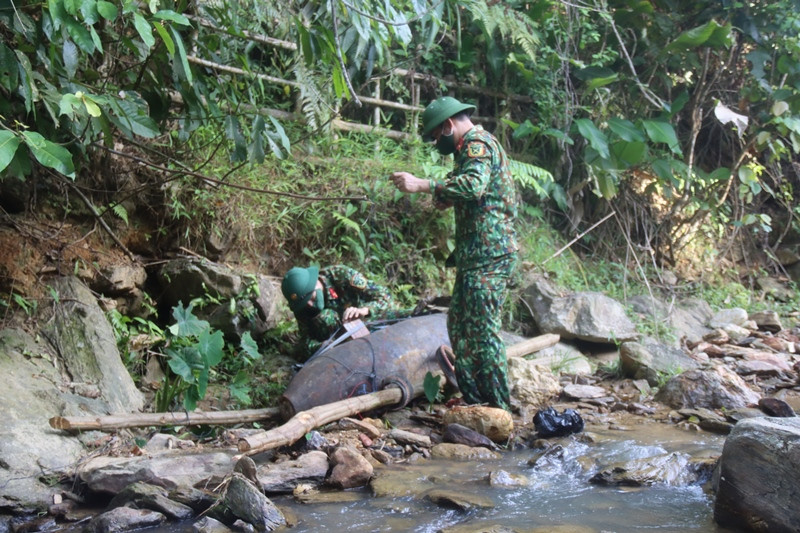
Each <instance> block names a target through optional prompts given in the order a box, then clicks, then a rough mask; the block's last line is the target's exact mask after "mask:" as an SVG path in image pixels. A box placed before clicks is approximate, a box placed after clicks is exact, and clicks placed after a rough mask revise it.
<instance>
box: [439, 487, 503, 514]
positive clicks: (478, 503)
mask: <svg viewBox="0 0 800 533" xmlns="http://www.w3.org/2000/svg"><path fill="white" fill-rule="evenodd" d="M425 497H426V498H428V499H429V500H431V501H432V502H434V503H435V504H437V505H439V506H442V507H449V508H456V509H459V510H461V511H470V510H473V509H491V508H493V507H494V502H493V501H492V500H491V499H489V498H486V497H483V496H478V495H476V494H469V493H465V492H456V491H452V490H441V489H433V490H431V491H428V492H427V493H426V494H425Z"/></svg>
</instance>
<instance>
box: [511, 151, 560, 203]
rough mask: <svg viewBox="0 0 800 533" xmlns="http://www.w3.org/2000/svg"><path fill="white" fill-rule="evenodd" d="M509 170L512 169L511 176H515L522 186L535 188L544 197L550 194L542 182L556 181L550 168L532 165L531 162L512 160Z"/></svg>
mask: <svg viewBox="0 0 800 533" xmlns="http://www.w3.org/2000/svg"><path fill="white" fill-rule="evenodd" d="M509 170H510V171H511V176H512V177H513V178H514V181H515V182H517V183H518V184H519V185H520V187H522V188H526V189H533V190H535V191H536V193H537V194H538V195H539V196H542V197H546V196H548V194H547V191H546V190H545V188H544V187H543V186H542V184H543V183H545V182H548V181H549V182H552V181H554V179H553V175H552V174H551V173H550V171H549V170H545V169H543V168H542V167H537V166H536V165H531V164H530V163H523V162H522V161H517V160H515V159H512V160H511V161H510V163H509Z"/></svg>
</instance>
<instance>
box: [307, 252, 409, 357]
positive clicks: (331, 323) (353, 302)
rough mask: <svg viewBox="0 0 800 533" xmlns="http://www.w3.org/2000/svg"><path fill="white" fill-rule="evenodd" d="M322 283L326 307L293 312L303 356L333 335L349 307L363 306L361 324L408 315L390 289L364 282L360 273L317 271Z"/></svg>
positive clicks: (343, 269)
mask: <svg viewBox="0 0 800 533" xmlns="http://www.w3.org/2000/svg"><path fill="white" fill-rule="evenodd" d="M319 278H320V280H321V281H322V284H323V286H324V287H323V290H322V292H323V295H324V297H325V308H324V309H323V310H322V311H320V312H319V313H317V314H314V313H315V312H316V311H315V310H313V309H311V308H309V309H302V310H300V311H298V312H296V313H295V318H296V319H297V325H298V329H299V330H300V334H301V335H302V336H303V338H304V342H305V351H306V352H307V354H306V356H310V355H312V354H313V353H314V352H315V351H317V349H318V348H319V347H320V346H321V345H322V343H323V342H324V341H326V340H328V339H329V338H330V337H331V335H333V334H334V333H336V331H337V330H338V329H339V327H340V326H341V325H342V315H343V314H344V310H345V309H347V308H348V307H366V308H368V309H369V315H367V316H366V317H364V318H362V320H363V321H364V322H367V321H374V320H389V319H396V318H406V317H409V316H411V314H412V312H413V309H402V308H401V307H400V306H399V304H398V303H397V302H396V301H395V299H394V298H393V297H392V294H391V293H390V292H389V290H388V289H387V288H386V287H384V286H382V285H378V284H377V283H375V282H374V281H371V280H369V279H367V278H366V277H365V276H364V275H363V274H361V273H360V272H359V271H357V270H354V269H352V268H350V267H347V266H344V265H333V266H329V267H326V268H324V269H322V270H320V272H319Z"/></svg>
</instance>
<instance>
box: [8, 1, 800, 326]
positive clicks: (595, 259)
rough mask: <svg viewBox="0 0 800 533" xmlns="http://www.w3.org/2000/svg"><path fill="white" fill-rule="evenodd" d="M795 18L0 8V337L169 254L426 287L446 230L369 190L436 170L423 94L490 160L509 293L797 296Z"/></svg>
mask: <svg viewBox="0 0 800 533" xmlns="http://www.w3.org/2000/svg"><path fill="white" fill-rule="evenodd" d="M798 8H800V2H798V1H796V0H780V1H774V2H740V1H730V0H714V1H712V0H707V1H682V0H671V1H667V0H663V1H660V0H592V1H588V2H585V1H576V2H572V1H555V0H540V1H507V2H498V1H493V0H489V1H485V0H387V1H385V2H371V1H367V0H331V1H287V2H284V1H281V2H277V1H275V2H271V1H256V0H242V1H231V0H216V1H208V2H185V1H182V2H175V1H172V0H150V1H149V2H143V1H142V2H140V1H134V0H122V1H120V0H114V1H106V0H49V1H47V2H40V1H30V0H2V1H0V35H2V43H0V94H2V98H0V172H1V173H2V174H1V176H2V177H1V180H2V181H0V207H2V212H0V216H1V217H2V224H0V226H1V228H0V256H2V258H3V259H2V261H1V262H2V265H0V295H1V297H0V301H1V303H2V306H3V307H4V310H5V311H4V313H5V318H8V317H10V316H12V315H13V314H14V313H17V312H20V311H23V312H28V313H29V312H30V310H31V309H32V308H33V307H35V306H36V305H37V302H40V301H42V300H46V299H47V298H48V297H50V296H51V295H50V296H49V295H48V290H47V283H46V277H47V275H49V274H53V273H73V272H74V273H78V272H84V271H92V270H96V269H98V268H100V265H101V264H102V263H110V262H114V261H122V260H129V261H133V260H135V261H140V262H143V263H145V264H146V265H147V266H148V267H155V266H156V265H157V264H158V263H159V261H161V260H162V259H163V258H165V257H172V256H175V255H180V254H184V255H186V254H188V255H197V256H203V257H208V258H210V259H213V260H217V261H223V262H228V263H235V264H239V265H244V266H245V267H246V268H249V269H251V270H253V271H258V272H261V273H266V274H271V275H275V276H280V275H282V273H283V272H285V271H286V270H287V269H288V268H289V267H290V266H292V265H294V264H300V263H308V262H318V263H321V264H329V263H335V262H343V263H347V264H352V265H357V266H359V267H360V268H362V269H363V270H366V271H367V272H368V273H369V274H370V275H372V276H373V277H375V278H377V279H379V280H380V281H382V282H386V283H388V284H390V285H391V286H392V287H393V290H395V291H396V293H397V294H398V296H399V297H400V298H401V299H402V300H404V301H405V302H406V303H413V302H414V301H415V300H416V299H417V298H419V297H421V296H425V295H426V294H428V293H440V292H446V291H447V288H448V284H449V283H450V281H451V280H450V277H449V276H450V275H451V274H450V273H449V272H448V271H446V270H444V268H443V266H442V265H443V260H444V258H445V257H446V256H447V254H448V253H449V251H450V250H451V249H452V245H453V244H452V242H451V240H450V238H451V234H452V233H451V230H452V220H451V218H450V217H451V215H449V214H447V213H439V212H437V211H436V210H434V209H431V205H430V201H429V199H427V198H422V197H420V198H407V197H405V196H402V195H400V194H398V193H396V192H395V191H393V190H392V188H391V187H389V186H388V182H387V176H388V174H389V173H390V172H392V171H394V170H401V169H402V170H410V171H412V172H415V173H417V174H419V175H430V176H442V175H444V174H445V173H446V172H447V171H448V170H449V165H450V162H449V159H447V158H443V157H440V156H438V155H437V154H435V153H433V151H432V150H431V149H430V147H429V146H425V145H424V144H422V143H421V141H420V140H419V138H418V136H417V134H416V132H417V129H418V121H419V112H420V111H421V110H422V109H423V108H424V106H425V105H426V104H427V103H428V102H429V101H430V100H432V99H433V98H436V97H437V96H441V95H444V94H449V95H453V96H456V97H458V98H460V99H462V100H465V101H469V102H471V103H474V104H476V105H477V108H478V110H477V112H476V116H475V121H476V122H478V123H481V124H483V125H484V126H485V127H486V128H487V129H488V130H490V131H492V132H494V133H495V135H496V136H497V137H498V138H499V139H501V142H502V143H503V144H504V145H505V146H506V148H507V149H508V151H509V153H510V154H511V155H512V157H513V159H514V160H515V164H514V176H515V179H516V180H517V183H518V185H519V191H520V198H521V207H522V209H521V217H520V223H519V227H520V232H521V235H522V238H523V242H524V245H525V253H524V257H523V259H524V261H525V270H526V271H538V272H544V273H547V274H548V275H550V276H551V277H552V278H554V279H555V280H556V281H558V282H560V283H561V284H563V285H566V286H570V287H575V288H578V287H579V288H583V289H590V290H605V291H621V292H628V291H634V292H635V291H642V290H650V291H652V290H656V289H657V290H664V291H667V293H669V294H670V295H672V296H675V295H676V294H677V295H686V294H689V295H702V296H705V297H708V298H709V299H710V300H711V301H712V302H713V303H717V304H722V303H725V304H727V305H743V306H747V307H753V306H758V305H767V304H772V303H773V302H770V301H768V300H769V296H768V295H767V296H764V295H763V294H762V295H761V296H754V295H755V294H756V293H755V292H753V291H754V290H755V289H757V288H758V287H757V283H758V280H759V279H763V278H764V277H773V278H777V279H779V280H781V281H782V282H785V283H786V284H787V285H788V286H793V284H794V280H795V279H797V276H800V273H795V272H794V271H793V267H794V268H796V267H797V266H798V265H800V256H798V246H799V245H800V235H798V200H797V199H796V197H795V193H794V191H795V188H796V187H797V186H798V177H799V176H798V169H800V166H798V156H797V154H798V152H800V98H798V96H799V95H800V47H798V35H800V15H798V13H800V10H798ZM764 298H767V300H765V299H764ZM778 304H779V305H784V306H787V308H788V307H790V306H791V305H793V304H792V303H791V302H785V301H784V302H782V303H781V302H778ZM154 310H155V301H150V302H145V303H144V304H143V305H142V308H141V309H139V310H130V311H129V312H130V313H131V314H138V315H141V316H143V317H148V316H151V314H152V312H154ZM512 314H513V312H512Z"/></svg>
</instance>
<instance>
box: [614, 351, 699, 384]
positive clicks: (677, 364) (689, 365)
mask: <svg viewBox="0 0 800 533" xmlns="http://www.w3.org/2000/svg"><path fill="white" fill-rule="evenodd" d="M619 360H620V364H621V367H622V374H623V375H624V376H626V377H629V378H631V379H646V380H647V383H649V384H650V386H651V387H657V386H658V385H659V384H660V383H662V382H663V379H664V376H674V375H676V374H680V373H681V372H684V371H686V370H691V369H695V368H698V367H699V366H700V364H699V363H698V362H697V361H695V360H694V359H692V358H691V357H689V356H688V355H687V354H686V353H685V352H684V351H683V350H679V349H678V348H672V347H670V346H667V345H665V344H661V343H659V342H657V341H654V340H652V339H645V340H644V341H642V342H624V343H622V345H621V346H620V348H619Z"/></svg>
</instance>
